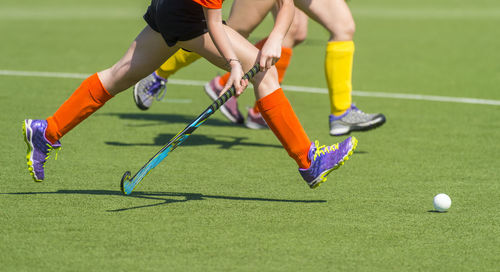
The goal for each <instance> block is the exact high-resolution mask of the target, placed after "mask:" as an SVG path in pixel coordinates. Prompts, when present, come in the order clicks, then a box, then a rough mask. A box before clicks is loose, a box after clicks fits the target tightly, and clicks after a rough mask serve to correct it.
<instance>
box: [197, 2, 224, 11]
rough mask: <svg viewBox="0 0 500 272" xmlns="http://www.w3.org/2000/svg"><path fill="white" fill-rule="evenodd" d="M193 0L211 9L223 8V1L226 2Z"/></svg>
mask: <svg viewBox="0 0 500 272" xmlns="http://www.w3.org/2000/svg"><path fill="white" fill-rule="evenodd" d="M193 1H195V2H196V3H198V4H200V5H202V6H204V7H206V8H209V9H221V8H222V2H224V0H193Z"/></svg>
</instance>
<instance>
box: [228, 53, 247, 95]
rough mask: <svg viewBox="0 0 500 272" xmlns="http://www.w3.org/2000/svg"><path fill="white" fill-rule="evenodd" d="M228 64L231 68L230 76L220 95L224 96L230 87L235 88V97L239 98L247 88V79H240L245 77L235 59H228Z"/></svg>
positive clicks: (238, 62)
mask: <svg viewBox="0 0 500 272" xmlns="http://www.w3.org/2000/svg"><path fill="white" fill-rule="evenodd" d="M228 64H229V65H230V66H231V71H230V72H231V75H230V76H229V79H228V80H227V82H226V85H225V86H224V88H223V89H222V92H221V95H222V94H224V93H225V92H226V91H227V90H229V88H231V86H234V88H235V90H236V91H235V96H236V97H238V96H240V95H241V94H242V93H243V91H244V90H245V89H246V88H247V86H248V79H242V77H243V76H244V75H245V74H244V73H243V68H242V67H241V63H240V61H239V60H237V59H230V60H229V61H228Z"/></svg>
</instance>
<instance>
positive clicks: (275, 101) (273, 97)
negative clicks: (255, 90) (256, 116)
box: [257, 88, 288, 112]
mask: <svg viewBox="0 0 500 272" xmlns="http://www.w3.org/2000/svg"><path fill="white" fill-rule="evenodd" d="M286 102H288V99H287V98H286V96H285V93H284V92H283V90H282V89H281V88H279V89H276V90H275V91H274V92H272V93H270V94H268V95H266V96H264V97H262V98H261V99H259V100H257V106H258V107H259V109H260V112H264V111H267V110H269V109H272V108H274V107H276V106H278V105H280V104H283V103H286Z"/></svg>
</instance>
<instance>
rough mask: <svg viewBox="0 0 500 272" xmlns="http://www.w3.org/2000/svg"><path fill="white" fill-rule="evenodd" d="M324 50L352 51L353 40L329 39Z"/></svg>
mask: <svg viewBox="0 0 500 272" xmlns="http://www.w3.org/2000/svg"><path fill="white" fill-rule="evenodd" d="M326 51H345V52H354V41H331V42H328V44H327V45H326Z"/></svg>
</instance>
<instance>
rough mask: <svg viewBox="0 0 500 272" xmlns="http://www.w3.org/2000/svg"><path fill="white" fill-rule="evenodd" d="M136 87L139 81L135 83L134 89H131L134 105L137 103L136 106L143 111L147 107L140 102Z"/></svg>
mask: <svg viewBox="0 0 500 272" xmlns="http://www.w3.org/2000/svg"><path fill="white" fill-rule="evenodd" d="M138 87H139V83H136V84H135V86H134V91H133V94H134V101H135V105H137V107H138V108H139V109H140V110H143V111H145V110H148V109H149V107H146V106H145V105H144V104H142V101H141V100H140V99H139V96H138V95H137V88H138Z"/></svg>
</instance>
